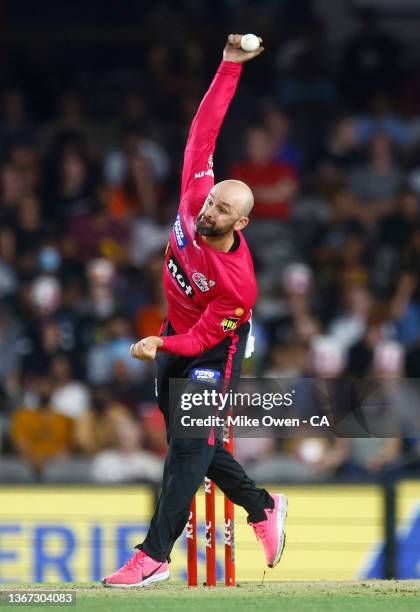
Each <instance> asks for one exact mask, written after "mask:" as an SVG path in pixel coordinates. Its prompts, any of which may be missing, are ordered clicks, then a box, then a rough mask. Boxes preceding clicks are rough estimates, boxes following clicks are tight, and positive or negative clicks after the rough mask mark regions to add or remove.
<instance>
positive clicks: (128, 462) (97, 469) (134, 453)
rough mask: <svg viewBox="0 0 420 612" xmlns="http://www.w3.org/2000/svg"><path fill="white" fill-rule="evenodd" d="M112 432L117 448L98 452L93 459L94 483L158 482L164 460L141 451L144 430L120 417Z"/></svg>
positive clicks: (127, 418) (127, 419)
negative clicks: (113, 432)
mask: <svg viewBox="0 0 420 612" xmlns="http://www.w3.org/2000/svg"><path fill="white" fill-rule="evenodd" d="M115 433H116V439H117V442H116V447H115V448H114V449H110V450H103V451H100V452H99V453H98V454H97V455H96V456H95V457H94V459H93V462H92V477H93V479H94V480H95V482H136V481H139V480H147V481H150V482H154V483H158V482H160V480H161V478H162V470H163V461H162V460H161V459H158V458H157V457H156V456H155V455H152V453H149V452H148V451H145V450H142V448H141V444H142V441H143V431H142V429H141V427H140V425H139V423H136V421H134V420H133V419H132V418H129V417H125V416H121V417H119V418H118V419H117V420H116V422H115Z"/></svg>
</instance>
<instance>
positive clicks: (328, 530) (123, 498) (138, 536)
mask: <svg viewBox="0 0 420 612" xmlns="http://www.w3.org/2000/svg"><path fill="white" fill-rule="evenodd" d="M270 490H271V491H274V492H275V491H280V490H281V491H284V492H285V493H286V495H287V496H288V498H289V519H288V528H287V538H288V539H287V549H286V552H285V555H284V559H283V560H282V562H281V564H280V565H279V566H278V567H277V568H275V569H274V570H267V574H266V579H267V580H268V579H269V580H284V579H287V580H290V579H307V580H316V579H320V580H321V579H331V580H340V579H351V578H367V577H378V578H379V577H382V573H381V572H382V566H383V563H382V561H383V544H384V543H383V533H384V528H383V525H384V516H383V514H384V504H383V492H382V489H381V487H379V486H377V487H376V486H356V485H347V486H338V485H328V486H287V487H279V486H275V487H272V486H271V487H270ZM203 495H204V493H203V491H201V492H200V493H199V495H198V499H197V520H198V559H199V567H198V573H199V576H198V578H199V583H200V582H204V579H205V541H204V537H205V517H204V502H203V497H202V496H203ZM1 499H2V504H1V507H0V581H1V582H17V583H18V582H22V583H23V582H33V581H37V582H51V583H52V582H56V581H60V582H63V581H69V582H73V581H78V582H83V581H89V582H91V581H97V580H100V579H101V578H102V577H103V576H104V575H106V574H109V573H110V572H111V571H114V570H115V569H116V568H117V567H118V566H120V565H121V564H122V563H124V562H125V561H126V560H127V559H128V558H129V557H130V556H131V554H132V547H133V546H134V545H135V544H136V543H138V542H139V541H141V540H142V539H143V537H144V535H145V533H146V530H147V527H148V521H149V517H150V515H151V512H152V508H153V504H154V492H153V490H152V489H151V488H149V487H147V486H124V487H99V488H93V487H83V486H74V487H39V486H37V487H33V488H32V487H30V488H28V487H9V486H5V487H2V490H1ZM397 499H398V500H399V501H398V513H397V516H398V521H399V527H398V531H397V539H398V548H397V550H398V559H397V563H396V566H397V569H398V573H399V574H400V576H401V577H402V578H418V577H420V574H419V568H420V563H419V552H418V551H419V550H420V503H419V501H418V500H419V499H420V483H419V482H404V483H401V484H399V485H398V487H397ZM216 517H217V521H216V522H217V524H218V525H221V526H222V525H223V496H222V494H218V495H217V496H216ZM223 536H224V534H223V529H222V528H219V529H218V531H217V534H216V537H217V538H218V541H219V543H220V546H219V556H218V558H217V579H218V580H223V572H224V559H223V546H222V544H223ZM235 539H236V564H237V580H238V581H241V580H243V581H245V580H256V579H258V577H261V579H262V577H263V572H264V570H265V569H266V568H265V563H264V558H263V552H262V550H261V547H260V545H259V544H258V542H257V541H256V540H255V537H254V534H253V532H252V530H251V529H250V527H249V526H248V525H247V524H246V515H245V512H244V511H242V509H240V508H237V518H236V529H235ZM186 550H187V547H186V538H185V535H184V536H183V537H182V538H180V540H179V542H178V543H177V545H176V547H175V549H174V551H173V555H172V563H171V575H172V578H173V579H182V580H185V579H186V568H187V561H186Z"/></svg>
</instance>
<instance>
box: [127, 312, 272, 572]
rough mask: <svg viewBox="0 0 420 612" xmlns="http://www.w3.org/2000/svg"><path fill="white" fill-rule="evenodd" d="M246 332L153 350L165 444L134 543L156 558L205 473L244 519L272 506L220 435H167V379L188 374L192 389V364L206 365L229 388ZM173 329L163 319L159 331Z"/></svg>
mask: <svg viewBox="0 0 420 612" xmlns="http://www.w3.org/2000/svg"><path fill="white" fill-rule="evenodd" d="M248 331H249V323H245V324H244V325H242V326H240V327H239V328H238V329H237V330H236V331H235V333H234V334H233V335H232V336H226V338H224V339H223V340H222V341H221V342H220V343H219V344H217V345H216V346H214V347H213V348H212V349H210V350H208V351H205V352H203V353H201V354H200V355H198V356H196V357H181V356H176V355H169V354H167V353H158V355H157V394H158V402H159V408H160V410H161V411H162V413H163V416H164V417H165V424H166V429H167V433H168V444H169V448H168V454H167V457H166V461H165V466H164V471H163V482H162V491H161V494H160V496H159V499H158V503H157V506H156V509H155V513H154V515H153V518H152V520H151V523H150V527H149V531H148V533H147V536H146V538H145V540H144V542H143V543H142V544H139V545H137V547H136V548H140V549H142V550H144V552H145V553H146V554H148V555H149V556H150V557H152V558H153V559H156V560H157V561H166V560H168V559H169V555H170V552H171V550H172V547H173V545H174V543H175V541H176V540H177V538H178V537H179V536H180V535H181V533H182V531H183V529H184V527H185V524H186V522H187V520H188V516H189V510H190V505H191V502H192V499H193V497H194V495H195V493H196V492H197V490H198V489H199V487H200V485H201V484H202V482H203V480H204V477H205V476H207V477H208V478H210V479H211V480H213V482H215V483H216V485H217V486H218V487H219V488H220V489H221V490H222V491H223V493H225V495H226V496H227V497H228V498H229V499H230V500H231V501H232V502H234V503H235V504H237V505H239V506H242V507H243V508H245V510H246V511H247V513H248V520H249V521H252V522H258V521H262V520H265V518H266V515H265V513H264V509H265V508H272V507H273V501H272V498H271V497H270V495H269V494H268V493H267V491H265V490H264V489H259V488H257V487H256V486H255V483H254V481H253V480H251V479H250V478H249V477H248V476H247V475H246V473H245V471H244V470H243V468H242V467H241V466H240V464H239V463H238V462H237V461H236V460H235V459H234V458H233V457H232V455H231V453H230V452H229V451H227V450H226V449H225V448H224V447H223V442H222V440H221V439H220V437H217V436H216V437H215V440H214V444H211V443H209V440H208V438H206V437H203V438H184V437H178V436H172V426H173V422H172V421H173V416H172V414H171V413H172V412H173V411H172V410H170V409H169V379H170V378H183V379H188V381H186V382H185V384H184V386H183V391H185V390H188V391H191V390H194V388H195V389H197V381H195V380H192V378H191V375H192V371H193V370H194V368H200V369H203V368H205V369H211V370H216V371H218V372H220V373H221V376H222V377H224V376H225V375H226V378H230V382H229V388H230V389H234V388H235V381H237V380H238V379H239V376H240V369H241V362H242V359H243V357H244V353H245V345H246V338H247V334H248ZM174 334H175V332H174V330H173V328H172V326H171V324H170V322H169V321H168V322H167V323H166V326H165V329H164V332H163V335H174ZM198 384H199V383H198Z"/></svg>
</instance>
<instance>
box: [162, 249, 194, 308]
mask: <svg viewBox="0 0 420 612" xmlns="http://www.w3.org/2000/svg"><path fill="white" fill-rule="evenodd" d="M166 265H167V268H168V270H169V272H170V273H171V274H172V276H173V277H174V279H175V280H176V282H177V283H178V285H179V286H180V287H181V289H182V290H183V292H184V293H185V295H188V297H190V298H192V297H193V296H194V289H193V288H192V287H191V285H190V281H189V280H188V276H187V275H186V274H185V272H184V270H183V269H182V268H181V266H180V265H179V263H178V260H177V259H176V257H175V255H174V254H173V253H171V255H170V257H169V259H168V262H167V264H166Z"/></svg>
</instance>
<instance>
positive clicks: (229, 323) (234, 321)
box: [222, 317, 239, 333]
mask: <svg viewBox="0 0 420 612" xmlns="http://www.w3.org/2000/svg"><path fill="white" fill-rule="evenodd" d="M238 321H239V318H237V317H225V318H224V319H223V321H222V327H223V331H224V332H225V333H227V332H230V331H233V330H234V329H236V327H237V325H238Z"/></svg>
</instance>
